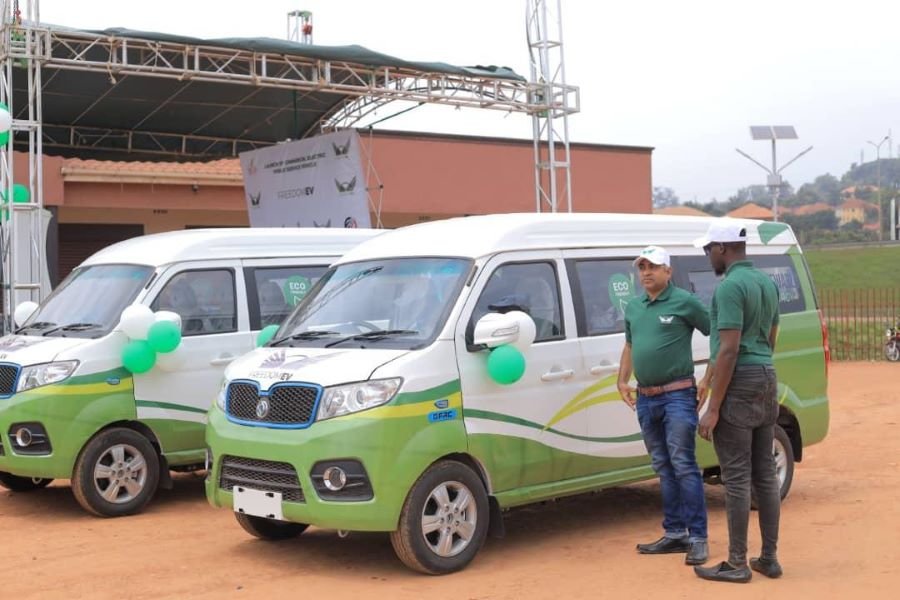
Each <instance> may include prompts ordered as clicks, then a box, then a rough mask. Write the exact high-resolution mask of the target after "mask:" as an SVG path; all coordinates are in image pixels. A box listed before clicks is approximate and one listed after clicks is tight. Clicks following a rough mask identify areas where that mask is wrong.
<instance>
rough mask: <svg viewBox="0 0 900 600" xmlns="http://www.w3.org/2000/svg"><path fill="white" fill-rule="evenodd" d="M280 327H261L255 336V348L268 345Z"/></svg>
mask: <svg viewBox="0 0 900 600" xmlns="http://www.w3.org/2000/svg"><path fill="white" fill-rule="evenodd" d="M279 327H280V325H266V326H265V327H263V328H262V329H261V330H260V332H259V333H258V334H256V347H257V348H259V347H261V346H265V345H266V344H268V343H269V341H270V340H271V339H272V338H273V337H275V333H276V332H277V331H278V328H279Z"/></svg>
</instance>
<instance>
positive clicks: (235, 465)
mask: <svg viewBox="0 0 900 600" xmlns="http://www.w3.org/2000/svg"><path fill="white" fill-rule="evenodd" d="M235 486H240V487H247V488H250V489H253V490H259V491H261V492H278V493H280V494H281V497H282V499H284V500H285V501H286V502H304V497H303V489H302V488H301V487H300V480H299V479H298V478H297V471H296V470H295V469H294V467H293V466H292V465H290V464H288V463H283V462H273V461H269V460H257V459H255V458H243V457H240V456H227V455H226V456H223V457H222V466H221V468H220V469H219V487H220V488H221V489H223V490H225V491H227V492H230V491H232V490H233V489H234V487H235Z"/></svg>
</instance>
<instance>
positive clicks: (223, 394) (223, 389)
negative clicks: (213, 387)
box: [216, 379, 228, 412]
mask: <svg viewBox="0 0 900 600" xmlns="http://www.w3.org/2000/svg"><path fill="white" fill-rule="evenodd" d="M227 397H228V380H227V379H225V380H223V381H222V385H221V386H219V393H218V395H216V406H218V407H219V410H221V411H222V412H225V399H226V398H227Z"/></svg>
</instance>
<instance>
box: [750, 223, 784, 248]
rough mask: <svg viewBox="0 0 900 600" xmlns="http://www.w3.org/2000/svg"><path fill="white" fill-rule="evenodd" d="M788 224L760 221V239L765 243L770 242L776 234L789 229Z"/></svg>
mask: <svg viewBox="0 0 900 600" xmlns="http://www.w3.org/2000/svg"><path fill="white" fill-rule="evenodd" d="M787 228H788V226H787V225H785V224H784V223H760V224H759V227H757V231H758V232H759V239H760V241H762V243H763V244H768V243H769V242H771V241H772V239H773V238H775V236H777V235H778V234H780V233H784V232H785V231H787Z"/></svg>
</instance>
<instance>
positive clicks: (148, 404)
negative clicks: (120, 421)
mask: <svg viewBox="0 0 900 600" xmlns="http://www.w3.org/2000/svg"><path fill="white" fill-rule="evenodd" d="M135 405H136V406H137V407H138V408H164V409H165V410H180V411H184V412H192V413H200V414H201V415H204V414H206V409H205V408H197V407H196V406H187V405H184V404H173V403H171V402H152V401H150V400H137V401H135Z"/></svg>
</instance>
